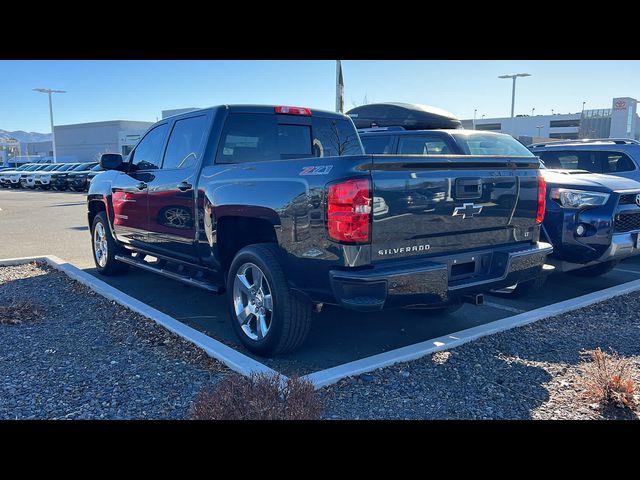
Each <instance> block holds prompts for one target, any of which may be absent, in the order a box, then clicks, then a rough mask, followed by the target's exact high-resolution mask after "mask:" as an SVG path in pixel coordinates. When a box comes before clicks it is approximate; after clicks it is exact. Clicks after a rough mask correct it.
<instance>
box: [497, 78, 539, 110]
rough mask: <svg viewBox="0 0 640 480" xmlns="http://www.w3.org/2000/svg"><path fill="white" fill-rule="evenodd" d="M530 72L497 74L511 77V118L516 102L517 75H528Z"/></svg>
mask: <svg viewBox="0 0 640 480" xmlns="http://www.w3.org/2000/svg"><path fill="white" fill-rule="evenodd" d="M530 76H531V74H530V73H514V74H513V75H499V76H498V78H511V79H513V87H512V88H511V118H513V110H514V108H515V104H516V79H517V78H518V77H530Z"/></svg>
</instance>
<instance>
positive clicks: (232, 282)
mask: <svg viewBox="0 0 640 480" xmlns="http://www.w3.org/2000/svg"><path fill="white" fill-rule="evenodd" d="M278 250H279V249H278V247H277V245H274V244H270V243H261V244H256V245H249V246H248V247H245V248H243V249H242V250H240V251H239V252H238V254H237V255H236V256H235V258H234V259H233V262H232V263H231V267H230V268H229V275H228V277H227V303H228V307H229V315H230V317H231V323H232V324H233V329H234V330H235V332H236V334H237V335H238V337H239V338H240V341H241V342H242V344H243V345H244V346H245V347H246V348H247V349H249V350H250V351H252V352H253V353H256V354H258V355H261V356H273V355H278V354H282V353H285V352H288V351H291V350H294V349H296V348H298V347H299V346H300V345H302V343H303V342H304V341H305V339H306V338H307V336H308V334H309V329H310V327H311V303H310V302H309V301H308V300H307V299H306V298H304V297H303V296H302V294H300V293H298V292H295V291H292V290H291V289H290V288H289V284H288V283H287V279H286V277H285V275H284V271H283V269H282V265H281V263H280V260H279V251H278Z"/></svg>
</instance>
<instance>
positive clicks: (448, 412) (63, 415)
mask: <svg viewBox="0 0 640 480" xmlns="http://www.w3.org/2000/svg"><path fill="white" fill-rule="evenodd" d="M638 312H640V293H634V294H630V295H626V296H623V297H617V298H614V299H611V300H607V301H605V302H601V303H599V304H596V305H593V306H590V307H586V308H583V309H581V310H577V311H575V312H571V313H567V314H563V315H559V316H556V317H553V318H550V319H545V320H541V321H539V322H537V323H534V324H531V325H528V326H525V327H520V328H517V329H513V330H510V331H507V332H503V333H500V334H496V335H493V336H490V337H484V338H482V339H479V340H477V341H475V342H472V343H469V344H466V345H463V346H461V347H458V348H456V349H453V350H450V351H443V352H438V353H436V354H434V355H430V356H427V357H424V358H422V359H420V360H416V361H412V362H409V363H404V364H399V365H395V366H392V367H388V368H385V369H382V370H378V371H376V372H372V373H367V374H363V375H360V376H358V377H354V378H348V379H344V380H342V381H340V382H339V383H337V384H336V385H332V386H329V387H327V388H324V389H322V390H321V391H320V395H321V397H322V400H323V403H324V413H323V418H325V419H611V418H615V419H638V418H640V407H639V406H638V404H639V403H640V396H638V395H637V393H638V392H636V399H637V400H638V401H637V402H636V403H635V406H633V407H632V408H631V409H623V408H619V407H616V406H603V405H600V404H599V403H597V402H595V401H594V400H593V398H589V397H587V396H586V395H585V393H584V392H585V383H584V374H583V367H584V365H585V363H584V362H585V361H588V360H589V356H588V355H586V353H585V352H586V351H591V350H594V349H596V348H598V347H599V348H601V349H602V350H603V351H605V352H611V351H615V352H618V353H619V354H620V355H621V356H622V357H624V358H626V359H628V360H629V361H630V362H631V369H632V377H633V380H634V381H635V383H636V385H640V313H638ZM0 371H1V372H2V376H0V419H144V418H153V419H183V418H185V416H186V415H187V412H188V411H189V408H190V407H191V405H192V403H193V400H194V398H196V397H197V394H198V393H199V392H200V391H202V390H203V389H204V390H207V389H210V388H211V387H212V386H215V385H216V384H217V383H218V382H219V381H220V380H221V379H222V378H224V377H225V376H226V375H228V374H230V371H229V370H228V369H227V368H226V367H224V366H223V365H222V364H220V363H219V362H217V361H215V360H213V359H211V358H210V357H208V356H207V355H206V353H204V352H203V351H202V350H200V349H199V348H197V347H195V346H193V345H192V344H190V343H188V342H186V341H185V340H183V339H181V338H180V337H178V336H176V335H174V334H173V333H171V332H168V331H167V330H165V329H164V328H162V327H160V326H158V325H156V324H155V323H154V322H152V321H151V320H149V319H146V318H145V317H142V316H140V315H138V314H136V313H134V312H131V311H130V310H127V309H125V308H123V307H121V306H119V305H117V304H116V303H114V302H111V301H109V300H107V299H105V298H103V297H101V296H100V295H98V294H96V293H94V292H92V291H91V290H89V289H88V288H86V287H84V286H83V285H81V284H79V283H77V282H75V281H73V280H71V279H69V278H68V277H67V276H66V275H65V274H64V273H62V272H59V271H57V270H55V269H52V268H50V267H48V266H46V265H43V264H36V263H30V264H25V265H20V266H11V267H0Z"/></svg>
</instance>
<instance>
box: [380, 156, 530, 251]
mask: <svg viewBox="0 0 640 480" xmlns="http://www.w3.org/2000/svg"><path fill="white" fill-rule="evenodd" d="M372 159H373V161H372V165H371V176H372V183H373V193H372V196H373V225H372V247H373V248H372V260H373V261H374V262H376V261H383V260H387V259H394V258H400V257H404V258H406V257H410V256H427V255H429V256H431V255H438V254H447V253H454V252H464V251H468V250H474V249H480V248H482V249H486V248H487V247H492V246H497V245H504V244H510V243H516V242H531V241H532V240H534V239H533V236H534V230H535V226H536V209H537V192H538V163H537V159H536V158H535V157H477V156H469V155H466V156H459V155H455V156H452V155H445V156H433V155H430V156H424V155H406V156H399V155H373V156H372Z"/></svg>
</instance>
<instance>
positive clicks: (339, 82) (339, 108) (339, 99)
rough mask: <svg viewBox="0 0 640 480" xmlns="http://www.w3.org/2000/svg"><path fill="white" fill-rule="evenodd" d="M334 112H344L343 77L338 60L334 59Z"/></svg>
mask: <svg viewBox="0 0 640 480" xmlns="http://www.w3.org/2000/svg"><path fill="white" fill-rule="evenodd" d="M336 112H338V113H344V79H343V77H342V63H341V62H340V60H336Z"/></svg>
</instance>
